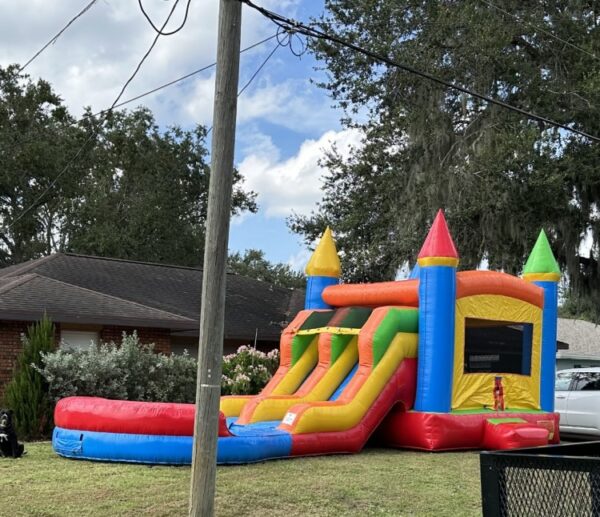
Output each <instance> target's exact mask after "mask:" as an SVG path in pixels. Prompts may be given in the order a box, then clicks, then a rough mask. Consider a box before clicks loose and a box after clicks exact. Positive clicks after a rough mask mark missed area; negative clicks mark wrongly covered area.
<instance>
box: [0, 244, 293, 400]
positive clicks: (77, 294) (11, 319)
mask: <svg viewBox="0 0 600 517" xmlns="http://www.w3.org/2000/svg"><path fill="white" fill-rule="evenodd" d="M201 291H202V270H201V269H198V268H189V267H181V266H171V265H165V264H154V263H147V262H136V261H129V260H120V259H111V258H101V257H93V256H86V255H76V254H71V253H56V254H53V255H50V256H48V257H43V258H40V259H37V260H32V261H29V262H25V263H23V264H17V265H14V266H10V267H7V268H4V269H0V396H1V395H2V393H3V391H4V386H5V385H6V383H7V382H8V380H9V379H10V377H11V375H12V371H13V368H14V364H15V360H16V358H17V356H18V354H19V352H20V350H21V335H22V334H23V333H24V332H25V331H26V328H27V326H28V325H30V324H31V323H32V322H34V321H37V320H39V319H40V318H41V317H42V316H43V314H44V313H46V314H47V315H48V316H50V317H51V318H52V321H53V322H54V323H55V325H56V329H57V330H56V334H57V335H56V338H57V342H59V341H62V342H63V343H64V344H65V346H69V347H72V348H85V347H89V346H92V343H93V342H96V343H97V342H100V341H119V340H120V338H121V335H122V333H123V332H127V333H131V332H132V331H133V330H136V331H137V333H138V335H139V337H140V341H141V342H142V343H154V344H155V349H156V350H157V351H160V352H165V353H171V352H172V353H181V352H183V350H184V349H187V350H188V351H189V352H190V354H192V355H196V354H197V349H198V325H199V314H200V298H201ZM303 302H304V291H302V290H292V289H285V288H282V287H277V286H273V285H271V284H268V283H266V282H261V281H258V280H254V279H252V278H246V277H242V276H238V275H234V274H229V275H228V277H227V293H226V307H225V336H224V351H225V353H230V352H232V351H233V350H235V349H236V348H237V347H238V346H239V345H242V344H248V343H254V342H256V344H257V347H258V348H259V349H263V350H271V349H273V348H276V347H277V346H278V343H279V336H280V333H281V330H282V327H284V326H285V325H286V324H287V322H288V321H289V319H290V317H293V316H294V315H295V313H296V312H298V311H299V310H300V309H302V306H303Z"/></svg>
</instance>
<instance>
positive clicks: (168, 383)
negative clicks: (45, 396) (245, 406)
mask: <svg viewBox="0 0 600 517" xmlns="http://www.w3.org/2000/svg"><path fill="white" fill-rule="evenodd" d="M278 363H279V353H278V351H277V350H274V351H272V352H270V353H269V354H265V353H263V352H258V351H256V350H254V349H253V348H251V347H247V346H242V347H240V348H239V350H238V352H237V353H235V354H230V355H228V356H225V357H224V358H223V383H222V394H223V395H228V394H232V393H236V394H240V395H246V394H255V393H258V392H259V391H260V390H261V389H262V387H263V386H264V385H265V384H266V383H267V382H268V381H269V379H270V378H271V376H272V374H273V372H274V371H275V369H276V368H277V365H278ZM196 369H197V365H196V360H195V359H194V358H192V357H190V356H189V355H187V353H185V354H183V355H165V354H157V353H154V351H153V345H142V344H141V343H140V342H139V339H138V336H137V334H136V333H135V332H134V333H133V334H131V335H126V334H125V333H124V334H123V338H122V341H121V344H120V345H116V344H115V343H108V344H101V345H99V346H97V347H93V348H92V349H90V350H85V351H70V350H62V349H59V350H56V351H53V352H49V353H45V354H42V366H41V367H38V368H37V370H38V371H39V373H40V374H41V375H42V376H43V377H44V378H45V380H46V381H47V382H48V384H49V387H50V388H49V393H50V397H51V398H52V401H53V402H56V401H58V400H59V399H61V398H64V397H69V396H74V395H78V396H91V397H104V398H108V399H120V400H138V401H154V402H188V403H193V402H194V401H195V399H196Z"/></svg>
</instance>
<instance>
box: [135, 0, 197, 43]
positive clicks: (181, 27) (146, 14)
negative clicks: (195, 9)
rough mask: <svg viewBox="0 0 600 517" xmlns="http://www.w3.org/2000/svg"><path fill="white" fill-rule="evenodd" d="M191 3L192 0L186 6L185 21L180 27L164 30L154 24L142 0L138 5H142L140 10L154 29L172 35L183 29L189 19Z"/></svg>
mask: <svg viewBox="0 0 600 517" xmlns="http://www.w3.org/2000/svg"><path fill="white" fill-rule="evenodd" d="M191 3H192V0H188V3H187V5H186V6H185V15H184V16H183V21H182V22H181V24H180V25H179V27H177V28H176V29H174V30H172V31H169V32H164V31H163V30H162V29H159V28H158V27H157V26H156V25H154V22H153V21H152V18H150V15H149V14H148V13H147V12H146V10H145V9H144V4H142V0H138V5H139V6H140V10H141V11H142V14H143V15H144V17H145V18H146V20H148V23H149V24H150V26H151V27H152V28H153V29H154V31H155V32H157V33H158V34H160V35H161V36H172V35H173V34H176V33H178V32H179V31H180V30H181V29H183V26H184V25H185V22H186V21H187V18H188V14H189V12H190V4H191Z"/></svg>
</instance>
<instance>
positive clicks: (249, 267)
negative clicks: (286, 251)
mask: <svg viewBox="0 0 600 517" xmlns="http://www.w3.org/2000/svg"><path fill="white" fill-rule="evenodd" d="M227 265H228V267H229V270H230V271H231V272H232V273H235V274H237V275H241V276H248V277H250V278H256V279H257V280H262V281H263V282H269V283H271V284H274V285H278V286H281V287H289V288H295V289H303V288H304V287H305V286H306V278H305V277H304V275H303V274H302V273H300V272H298V271H294V270H293V269H292V268H291V267H290V266H289V265H288V264H281V263H279V264H272V263H271V262H269V261H268V260H267V259H266V258H265V252H264V251H261V250H246V251H245V252H244V254H243V255H242V254H240V253H239V252H237V251H236V252H235V253H232V254H230V255H229V258H228V262H227Z"/></svg>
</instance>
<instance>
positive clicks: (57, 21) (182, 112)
mask: <svg viewBox="0 0 600 517" xmlns="http://www.w3.org/2000/svg"><path fill="white" fill-rule="evenodd" d="M179 3H180V5H179V6H178V7H177V10H176V12H175V14H174V15H173V18H172V22H171V24H170V25H169V27H176V26H177V25H178V24H179V22H180V21H181V19H182V16H183V11H184V7H185V1H184V0H181V1H180V2H179ZM262 3H263V4H264V5H265V6H266V7H268V8H272V9H277V10H282V11H283V12H287V13H288V14H290V15H293V13H294V11H295V7H296V6H297V5H298V0H283V1H277V0H264V1H263V2H262ZM83 5H85V4H83V3H82V2H81V0H62V1H60V2H48V1H47V0H27V1H21V2H3V3H2V16H1V17H0V65H1V66H7V65H8V64H11V63H17V62H18V63H21V64H23V63H25V62H26V61H27V60H28V59H29V58H30V57H31V56H32V55H33V54H34V53H35V52H36V51H37V50H38V49H39V48H40V47H41V46H42V45H43V44H44V43H45V42H46V41H47V40H48V39H49V38H50V37H51V36H52V35H54V34H55V33H56V32H57V31H58V29H59V28H62V27H63V26H64V25H65V23H66V21H67V20H69V19H70V18H71V17H73V16H74V15H75V13H77V12H78V11H79V10H81V8H82V7H83ZM145 5H146V9H147V11H148V12H149V13H150V15H151V17H152V18H153V19H154V20H155V23H156V24H158V25H162V21H163V20H164V19H165V17H166V15H167V13H168V12H169V10H170V9H171V6H172V3H171V2H156V1H150V0H146V3H145ZM217 10H218V2H214V1H211V2H205V1H202V2H192V4H191V8H190V16H189V19H188V21H187V24H186V26H185V27H184V29H183V30H182V31H181V32H179V33H177V34H175V35H173V36H169V37H164V36H163V37H161V38H160V39H159V40H158V43H157V45H156V47H155V48H154V50H153V52H152V53H151V55H150V56H149V58H148V59H147V60H146V62H145V63H144V65H143V66H142V69H141V70H140V72H139V74H138V75H137V77H136V78H135V79H134V81H133V82H132V84H131V85H130V86H129V88H128V89H127V91H126V93H125V95H124V97H123V98H124V99H127V98H130V97H133V96H135V95H138V94H140V93H142V92H144V91H146V90H149V89H150V88H153V87H156V86H158V85H160V84H162V83H165V82H167V81H169V80H172V79H175V78H177V77H180V76H183V75H185V74H187V73H189V72H191V71H193V70H195V69H198V68H200V67H202V66H204V65H207V64H209V63H212V62H214V60H215V56H216V39H217V34H216V33H217V14H218V13H217ZM273 33H274V26H273V24H271V23H269V22H267V21H266V20H265V19H264V18H263V17H262V16H261V15H259V14H258V13H256V12H254V11H252V10H251V9H248V8H244V14H243V24H242V47H245V46H248V45H250V44H252V43H255V42H256V41H259V40H261V39H263V38H265V37H267V36H270V35H271V34H273ZM154 35H155V34H154V32H153V31H152V29H151V28H150V26H149V25H148V23H147V22H146V20H145V19H144V18H143V16H142V13H141V12H140V10H139V8H138V6H137V2H135V1H130V2H123V1H120V0H100V1H98V2H97V3H96V4H95V5H94V6H93V7H92V8H91V9H90V10H89V11H88V12H87V13H85V14H84V15H83V16H82V17H81V18H80V19H78V20H77V21H76V22H75V23H73V25H72V26H71V27H70V28H69V29H67V30H66V31H65V33H64V34H63V35H62V36H61V37H60V38H59V39H58V40H57V41H56V42H55V43H54V44H53V45H50V46H49V47H48V48H47V49H46V51H45V52H44V53H43V54H42V55H41V56H40V57H39V58H37V59H36V60H35V61H34V62H33V63H32V64H31V65H30V66H29V67H28V69H27V73H29V74H30V75H31V76H32V77H33V78H37V77H43V78H44V79H46V80H48V81H49V82H50V83H51V84H52V85H53V87H54V88H55V90H56V92H58V93H59V94H60V95H61V96H62V97H63V99H64V101H65V103H66V104H67V105H68V106H69V108H70V110H71V111H72V112H73V114H75V115H80V114H81V113H82V110H83V107H84V106H91V107H92V109H93V110H94V111H99V110H101V109H104V108H106V107H108V106H109V105H110V104H111V102H112V101H113V100H114V98H115V97H116V95H117V93H118V92H119V90H120V88H121V87H122V85H123V84H124V82H125V80H126V79H127V78H128V77H129V76H130V75H131V73H132V71H133V70H134V68H135V66H136V64H137V63H138V62H139V60H140V59H141V57H142V56H143V54H144V53H145V52H146V50H147V49H148V47H149V46H150V43H151V42H152V40H153V38H154ZM282 50H283V51H286V50H285V49H282ZM269 51H270V48H269V47H268V45H263V46H261V47H259V48H257V49H255V50H253V51H251V52H249V53H248V54H244V56H243V57H242V61H243V62H245V63H247V65H248V66H249V67H250V68H251V69H254V68H255V66H256V65H255V63H254V62H255V61H256V60H262V59H263V57H262V56H264V55H265V54H266V53H267V52H269ZM259 62H260V61H259ZM243 70H244V69H243ZM243 70H242V71H243ZM213 73H214V72H207V73H206V74H205V75H204V76H203V77H202V78H200V79H199V80H197V82H194V81H191V82H190V83H189V84H188V85H186V86H185V87H180V88H177V87H171V88H170V89H169V90H167V91H166V92H164V93H163V94H162V95H161V94H158V95H153V96H149V97H147V98H145V99H143V100H140V101H139V104H144V105H148V106H149V107H150V108H151V109H152V110H153V111H155V112H156V113H157V116H158V118H159V120H160V121H161V122H163V123H181V124H186V123H189V122H198V121H200V122H203V123H207V122H209V121H210V118H211V116H210V113H211V111H212V96H213V92H212V89H213V80H214V76H213V75H212V74H213ZM250 73H251V72H250ZM242 75H244V74H242ZM196 79H198V77H197V78H196ZM167 92H168V93H167ZM135 105H136V104H133V105H132V106H135ZM163 117H164V118H163ZM161 118H162V120H161Z"/></svg>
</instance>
